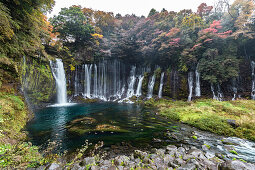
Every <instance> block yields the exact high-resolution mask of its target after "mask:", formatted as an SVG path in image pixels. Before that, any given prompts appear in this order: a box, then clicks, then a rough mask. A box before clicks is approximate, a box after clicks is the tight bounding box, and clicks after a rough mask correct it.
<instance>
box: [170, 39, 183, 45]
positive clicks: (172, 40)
mask: <svg viewBox="0 0 255 170" xmlns="http://www.w3.org/2000/svg"><path fill="white" fill-rule="evenodd" d="M180 40H181V39H180V38H173V39H171V41H170V42H169V45H170V46H175V47H178V46H179V42H180Z"/></svg>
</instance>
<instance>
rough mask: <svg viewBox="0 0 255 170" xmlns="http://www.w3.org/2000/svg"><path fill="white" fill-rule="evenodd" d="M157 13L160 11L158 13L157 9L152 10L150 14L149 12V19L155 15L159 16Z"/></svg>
mask: <svg viewBox="0 0 255 170" xmlns="http://www.w3.org/2000/svg"><path fill="white" fill-rule="evenodd" d="M157 13H158V11H157V10H156V9H154V8H152V9H151V10H150V12H149V15H148V17H150V16H153V15H155V14H157Z"/></svg>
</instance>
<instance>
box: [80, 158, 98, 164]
mask: <svg viewBox="0 0 255 170" xmlns="http://www.w3.org/2000/svg"><path fill="white" fill-rule="evenodd" d="M95 163H96V161H95V158H94V157H87V158H85V159H83V161H82V163H81V165H93V164H95Z"/></svg>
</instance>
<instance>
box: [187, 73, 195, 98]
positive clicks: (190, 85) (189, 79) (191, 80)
mask: <svg viewBox="0 0 255 170" xmlns="http://www.w3.org/2000/svg"><path fill="white" fill-rule="evenodd" d="M193 77H194V73H193V72H189V73H188V84H189V97H188V101H191V99H192V94H193V81H194V80H193Z"/></svg>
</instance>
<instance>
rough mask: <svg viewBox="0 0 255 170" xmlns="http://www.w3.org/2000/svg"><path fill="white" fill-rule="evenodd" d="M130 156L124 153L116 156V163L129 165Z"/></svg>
mask: <svg viewBox="0 0 255 170" xmlns="http://www.w3.org/2000/svg"><path fill="white" fill-rule="evenodd" d="M129 160H130V158H129V157H127V156H124V155H121V156H117V157H115V158H114V164H115V165H117V166H118V165H122V166H123V165H128V163H129Z"/></svg>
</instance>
